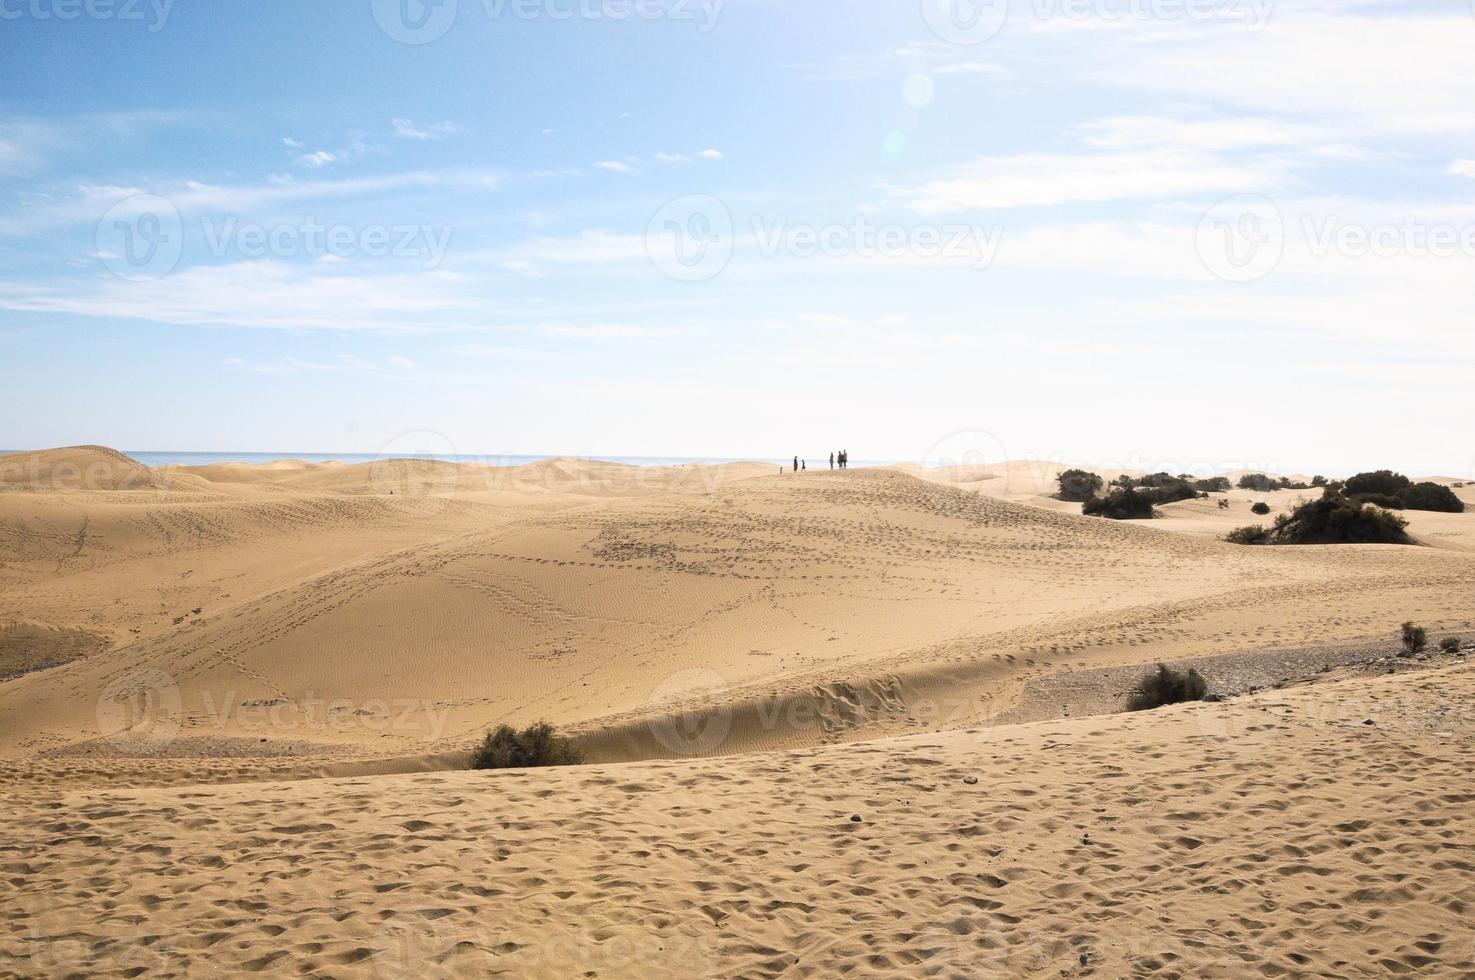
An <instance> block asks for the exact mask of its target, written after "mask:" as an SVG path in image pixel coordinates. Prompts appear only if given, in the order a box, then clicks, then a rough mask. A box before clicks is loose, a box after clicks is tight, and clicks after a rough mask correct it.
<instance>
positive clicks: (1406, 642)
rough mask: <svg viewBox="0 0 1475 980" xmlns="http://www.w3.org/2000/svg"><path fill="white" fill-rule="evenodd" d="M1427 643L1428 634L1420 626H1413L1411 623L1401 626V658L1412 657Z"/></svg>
mask: <svg viewBox="0 0 1475 980" xmlns="http://www.w3.org/2000/svg"><path fill="white" fill-rule="evenodd" d="M1428 642H1429V634H1428V632H1427V631H1426V630H1425V629H1424V627H1422V626H1415V625H1414V624H1413V623H1412V622H1407V623H1404V624H1403V656H1405V657H1412V656H1413V655H1414V654H1416V653H1420V652H1421V651H1423V649H1424V645H1425V644H1426V643H1428Z"/></svg>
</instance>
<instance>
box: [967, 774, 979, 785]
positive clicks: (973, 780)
mask: <svg viewBox="0 0 1475 980" xmlns="http://www.w3.org/2000/svg"><path fill="white" fill-rule="evenodd" d="M963 782H965V783H967V784H968V785H969V786H972V785H974V784H975V783H977V782H978V777H977V776H964V777H963Z"/></svg>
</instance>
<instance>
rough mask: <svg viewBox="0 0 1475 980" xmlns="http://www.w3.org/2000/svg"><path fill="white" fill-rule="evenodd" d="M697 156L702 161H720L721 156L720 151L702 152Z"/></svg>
mask: <svg viewBox="0 0 1475 980" xmlns="http://www.w3.org/2000/svg"><path fill="white" fill-rule="evenodd" d="M697 155H698V156H700V157H701V158H702V159H703V160H721V159H722V156H723V154H722V151H721V150H703V151H702V152H701V153H699V154H697Z"/></svg>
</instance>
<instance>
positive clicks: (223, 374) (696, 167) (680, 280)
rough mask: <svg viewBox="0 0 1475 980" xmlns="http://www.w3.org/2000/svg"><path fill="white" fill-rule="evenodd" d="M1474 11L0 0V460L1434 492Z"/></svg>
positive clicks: (1128, 1)
mask: <svg viewBox="0 0 1475 980" xmlns="http://www.w3.org/2000/svg"><path fill="white" fill-rule="evenodd" d="M1472 51H1475V9H1472V6H1471V4H1470V3H1469V2H1467V0H1445V2H1443V3H1422V2H1420V3H1410V2H1391V0H1346V2H1342V3H1310V2H1304V0H890V2H885V3H882V2H874V0H438V2H434V3H431V4H427V3H424V2H423V0H345V2H342V3H326V2H320V3H304V2H302V0H253V2H252V3H249V4H203V3H193V4H183V3H180V4H174V3H172V2H170V0H0V378H3V391H4V401H3V409H0V447H6V448H12V449H24V448H40V447H45V446H54V445H70V444H79V443H99V444H104V445H110V446H114V447H118V448H123V449H134V450H198V451H262V452H272V451H280V452H328V451H341V452H360V453H380V452H383V453H386V454H404V453H408V452H414V451H423V452H435V453H460V454H486V455H492V454H497V453H550V454H554V453H557V454H575V455H590V456H601V455H603V456H616V455H624V456H630V455H649V456H702V457H745V456H751V457H764V458H768V457H786V456H789V455H792V454H795V453H798V454H800V455H803V456H807V457H809V458H819V457H822V456H823V455H824V454H826V453H827V452H829V451H830V450H832V449H838V448H840V447H842V446H843V447H845V448H848V449H849V450H850V451H851V452H852V454H853V455H854V456H856V457H857V458H864V459H908V460H923V461H928V462H946V461H954V462H956V461H965V460H976V461H983V462H991V461H997V460H999V459H1001V458H1043V459H1056V460H1062V461H1071V462H1089V463H1096V464H1100V465H1109V466H1132V467H1137V468H1142V469H1150V470H1169V471H1172V472H1188V471H1192V472H1201V473H1207V472H1219V471H1225V470H1232V469H1238V468H1255V469H1266V470H1275V471H1280V472H1312V471H1315V472H1325V473H1327V474H1329V475H1340V474H1344V473H1349V472H1353V471H1356V470H1358V469H1367V468H1373V467H1383V466H1391V467H1394V468H1396V469H1401V470H1404V471H1406V472H1409V473H1411V474H1417V475H1436V474H1437V475H1445V476H1451V477H1456V478H1475V439H1472V427H1471V426H1470V425H1469V424H1468V420H1469V418H1470V415H1471V411H1470V405H1471V404H1472V403H1471V398H1472V394H1471V391H1472V389H1471V379H1472V378H1475V374H1472V371H1471V367H1472V364H1475V341H1472V326H1475V317H1472V313H1475V275H1472V273H1475V58H1472V57H1471V52H1472Z"/></svg>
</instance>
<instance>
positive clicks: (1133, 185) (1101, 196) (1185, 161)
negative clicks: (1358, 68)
mask: <svg viewBox="0 0 1475 980" xmlns="http://www.w3.org/2000/svg"><path fill="white" fill-rule="evenodd" d="M1284 169H1285V167H1284V164H1283V163H1282V162H1280V161H1277V160H1275V159H1274V158H1271V157H1265V156H1261V157H1258V158H1256V159H1255V160H1254V162H1244V163H1237V162H1232V161H1229V160H1226V159H1223V158H1220V157H1216V156H1213V155H1210V154H1203V153H1198V152H1195V151H1191V150H1176V149H1150V150H1140V151H1135V152H1085V153H1078V154H1066V153H1025V154H1019V155H1016V156H1008V157H984V158H982V159H979V160H975V161H974V162H973V163H971V164H968V165H966V166H963V167H960V168H957V169H956V170H955V171H954V172H953V173H952V174H950V175H948V176H946V177H942V178H938V179H936V180H930V181H927V182H926V183H923V184H918V185H915V186H912V187H901V188H893V189H892V196H893V197H894V198H897V199H899V200H900V201H902V202H903V203H904V204H906V205H907V206H908V207H910V208H911V209H912V210H914V211H917V212H919V213H922V214H947V213H955V212H961V211H976V210H990V209H996V208H1016V207H1028V206H1032V205H1059V204H1070V203H1081V202H1100V201H1116V200H1125V199H1150V198H1167V197H1173V196H1177V195H1183V194H1194V193H1201V192H1224V193H1227V192H1230V191H1240V190H1255V191H1264V190H1266V189H1268V188H1273V187H1275V186H1276V185H1278V184H1279V183H1281V182H1282V180H1283V178H1284Z"/></svg>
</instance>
